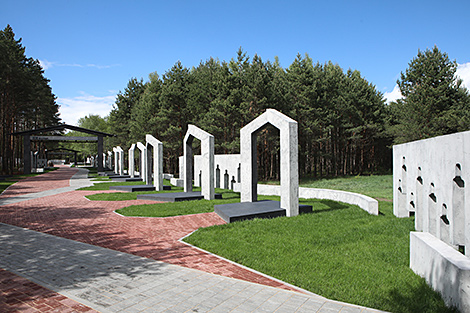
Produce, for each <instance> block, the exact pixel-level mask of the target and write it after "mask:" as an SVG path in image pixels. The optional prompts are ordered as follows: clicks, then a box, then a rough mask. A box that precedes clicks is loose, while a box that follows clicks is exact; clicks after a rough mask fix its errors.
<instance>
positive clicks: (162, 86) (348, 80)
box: [110, 48, 390, 179]
mask: <svg viewBox="0 0 470 313" xmlns="http://www.w3.org/2000/svg"><path fill="white" fill-rule="evenodd" d="M123 104H125V105H123ZM267 108H274V109H276V110H278V111H280V112H283V113H284V114H286V115H288V116H290V117H291V118H293V119H295V120H297V121H298V122H299V138H300V139H299V147H300V151H299V153H300V156H299V162H300V166H299V168H300V174H301V175H313V176H328V175H345V174H359V173H363V172H374V171H377V170H379V169H381V168H389V166H390V165H389V163H390V153H389V151H388V150H387V145H389V144H390V141H389V138H388V137H387V136H386V135H385V120H386V112H387V110H386V105H385V101H384V98H383V95H382V93H380V92H379V91H377V90H376V88H375V86H373V85H372V84H370V83H369V82H367V81H366V80H365V79H364V78H363V77H362V76H361V74H360V72H359V71H357V70H348V71H344V70H343V69H342V68H341V67H340V66H339V65H337V64H333V63H332V62H327V63H325V64H320V63H316V64H314V63H313V61H312V59H311V58H310V57H309V56H308V55H305V56H302V55H300V54H299V55H298V56H297V58H296V59H295V60H294V62H293V63H292V64H291V65H290V66H289V67H288V68H287V69H284V68H282V67H281V66H280V65H279V61H278V60H277V59H275V61H274V62H271V61H264V60H262V58H261V57H260V56H258V55H255V56H253V58H250V57H249V56H248V55H247V53H246V52H244V51H243V50H242V49H241V48H240V49H239V50H238V52H237V54H236V57H234V58H232V59H231V60H230V61H228V62H226V61H219V60H217V59H214V58H209V59H208V60H206V61H203V62H201V63H200V64H199V65H198V66H197V67H193V68H191V69H189V68H186V67H185V66H183V64H182V63H181V62H179V61H178V62H177V63H176V64H175V65H174V66H173V67H172V68H171V69H169V70H168V71H167V72H166V73H164V74H163V75H162V77H161V78H160V76H159V75H158V74H157V73H152V74H151V75H150V80H149V81H148V82H146V83H143V82H142V81H140V82H139V81H138V80H136V79H135V78H132V79H131V80H130V81H129V83H128V86H127V87H126V89H125V91H124V92H120V93H119V95H118V99H117V101H116V105H115V107H114V108H113V111H112V112H111V114H110V127H111V129H110V131H111V132H115V133H117V134H118V140H119V143H120V145H121V146H122V147H123V148H127V147H128V146H129V145H130V144H131V143H133V142H136V141H144V140H145V138H144V136H145V134H147V133H150V134H152V135H153V136H155V137H156V138H158V139H159V140H161V141H162V142H163V145H164V147H165V148H164V158H165V162H164V164H165V170H166V171H169V172H172V173H176V172H177V171H178V157H179V156H180V155H182V140H183V137H184V135H185V133H186V130H187V125H188V124H195V125H197V126H198V127H200V128H202V129H204V130H206V131H208V132H209V133H211V134H213V135H214V136H215V139H216V140H215V149H216V153H220V154H226V153H239V152H240V151H239V141H240V138H239V136H240V129H241V128H242V127H243V126H245V125H246V124H248V123H249V122H251V121H252V120H253V119H254V118H256V117H257V116H258V115H260V114H261V113H263V112H264V111H265V110H266V109H267ZM258 143H259V144H258V155H259V162H260V164H263V165H264V166H260V173H259V175H260V178H262V179H276V178H279V139H278V131H277V130H276V129H274V128H269V127H268V128H267V129H266V130H264V131H263V132H262V133H261V134H260V135H259V139H258Z"/></svg>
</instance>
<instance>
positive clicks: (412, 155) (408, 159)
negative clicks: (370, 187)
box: [393, 132, 470, 312]
mask: <svg viewBox="0 0 470 313" xmlns="http://www.w3.org/2000/svg"><path fill="white" fill-rule="evenodd" d="M469 167H470V132H461V133H456V134H451V135H445V136H439V137H435V138H430V139H425V140H419V141H414V142H409V143H405V144H401V145H396V146H394V147H393V213H394V214H395V215H396V216H398V217H406V216H410V215H412V214H414V215H415V229H416V230H417V231H420V232H412V233H411V236H410V267H411V269H412V270H413V271H414V272H415V273H417V274H418V275H420V276H422V277H424V278H425V279H426V281H427V282H428V283H429V284H430V285H431V286H432V288H433V289H434V290H437V291H439V292H440V293H441V294H442V297H443V298H444V300H445V302H446V304H447V305H454V306H457V307H458V308H459V309H460V310H461V311H462V312H470V259H469V258H468V255H470V207H469V206H468V205H467V199H470V194H469V188H468V186H467V184H468V183H469V178H470V177H469V173H470V172H469V169H468V168H469ZM457 249H458V250H460V251H462V250H463V251H464V252H465V255H463V254H462V253H460V252H459V251H458V250H457Z"/></svg>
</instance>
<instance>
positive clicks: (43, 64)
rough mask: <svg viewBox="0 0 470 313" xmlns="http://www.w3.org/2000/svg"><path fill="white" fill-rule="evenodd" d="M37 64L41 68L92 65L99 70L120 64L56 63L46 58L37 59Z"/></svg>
mask: <svg viewBox="0 0 470 313" xmlns="http://www.w3.org/2000/svg"><path fill="white" fill-rule="evenodd" d="M39 64H40V65H41V67H42V69H43V70H47V69H50V68H52V67H56V66H60V67H64V66H65V67H81V68H85V67H94V68H97V69H99V70H102V69H106V68H111V67H116V66H120V64H111V65H99V64H86V65H83V64H78V63H58V62H50V61H47V60H39Z"/></svg>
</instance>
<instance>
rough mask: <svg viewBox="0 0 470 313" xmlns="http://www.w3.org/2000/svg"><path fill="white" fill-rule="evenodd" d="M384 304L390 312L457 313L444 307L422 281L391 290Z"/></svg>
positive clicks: (435, 293)
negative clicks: (414, 284)
mask: <svg viewBox="0 0 470 313" xmlns="http://www.w3.org/2000/svg"><path fill="white" fill-rule="evenodd" d="M385 302H386V304H387V306H388V307H389V308H390V310H391V311H392V312H403V313H415V312H421V313H424V312H437V313H451V312H459V310H457V309H456V308H455V307H452V308H449V307H446V305H445V304H444V301H443V300H442V299H441V297H440V295H439V293H437V292H435V291H434V290H432V288H431V287H430V286H428V285H427V284H426V281H425V280H424V279H422V280H421V282H420V283H419V285H418V286H410V285H409V284H407V285H406V286H400V288H395V289H393V290H392V291H390V294H389V297H388V299H386V301H385Z"/></svg>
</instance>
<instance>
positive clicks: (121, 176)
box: [108, 174, 131, 179]
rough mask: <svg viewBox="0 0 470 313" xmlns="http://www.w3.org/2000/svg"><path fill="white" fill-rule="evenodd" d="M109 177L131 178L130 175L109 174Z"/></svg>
mask: <svg viewBox="0 0 470 313" xmlns="http://www.w3.org/2000/svg"><path fill="white" fill-rule="evenodd" d="M108 177H109V179H113V178H131V176H130V175H116V174H114V175H108Z"/></svg>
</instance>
